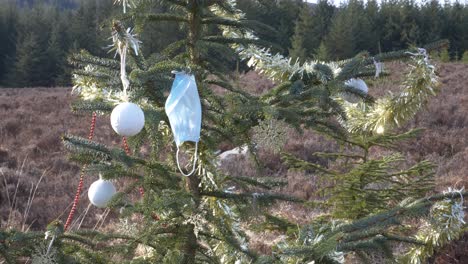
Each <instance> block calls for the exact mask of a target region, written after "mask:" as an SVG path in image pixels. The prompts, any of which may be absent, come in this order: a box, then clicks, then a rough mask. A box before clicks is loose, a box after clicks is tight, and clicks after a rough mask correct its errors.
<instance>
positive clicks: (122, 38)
mask: <svg viewBox="0 0 468 264" xmlns="http://www.w3.org/2000/svg"><path fill="white" fill-rule="evenodd" d="M114 29H115V30H114V32H113V33H112V40H113V42H114V45H115V47H116V50H117V53H118V54H119V56H120V80H121V81H122V86H123V97H124V100H125V101H128V94H127V90H128V88H129V86H130V81H129V80H128V77H127V71H126V69H125V67H126V65H127V51H128V47H129V46H131V47H132V48H133V51H134V52H135V54H136V55H137V56H138V49H139V46H140V41H139V40H138V39H136V37H135V35H134V34H132V30H131V29H130V28H128V29H127V30H123V29H122V27H121V24H120V23H117V24H116V25H114Z"/></svg>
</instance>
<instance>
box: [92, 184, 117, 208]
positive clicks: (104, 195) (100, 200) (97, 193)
mask: <svg viewBox="0 0 468 264" xmlns="http://www.w3.org/2000/svg"><path fill="white" fill-rule="evenodd" d="M116 192H117V191H116V190H115V187H114V184H112V182H110V181H106V180H103V179H99V180H97V181H95V182H93V184H91V186H90V187H89V191H88V198H89V201H90V202H91V203H92V204H93V205H94V206H96V207H99V208H104V207H106V206H107V204H108V203H109V201H110V200H111V199H112V196H114V194H115V193H116Z"/></svg>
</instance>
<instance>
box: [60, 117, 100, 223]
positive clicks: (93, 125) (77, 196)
mask: <svg viewBox="0 0 468 264" xmlns="http://www.w3.org/2000/svg"><path fill="white" fill-rule="evenodd" d="M96 117H97V114H96V113H95V112H94V113H93V118H92V120H91V127H90V129H89V134H88V139H89V140H92V139H93V137H94V130H95V128H96ZM85 169H86V166H83V168H82V169H81V172H80V180H79V182H78V187H77V188H76V194H75V199H74V200H73V205H72V208H71V210H70V213H69V214H68V217H67V221H66V222H65V226H64V230H65V231H67V229H68V227H70V224H71V222H72V221H73V216H74V215H75V211H76V207H77V206H78V202H79V200H80V195H81V191H82V190H83V179H84V174H85Z"/></svg>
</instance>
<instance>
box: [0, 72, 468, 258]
mask: <svg viewBox="0 0 468 264" xmlns="http://www.w3.org/2000/svg"><path fill="white" fill-rule="evenodd" d="M389 67H390V69H395V70H397V69H398V68H399V66H398V65H389ZM438 69H439V76H441V83H442V86H441V88H440V92H439V94H438V95H437V97H435V98H433V100H431V102H430V103H429V105H428V107H427V109H426V110H425V111H422V112H421V113H419V114H418V115H417V117H416V118H415V120H414V121H412V122H410V123H409V124H407V127H406V128H410V127H421V128H424V129H425V131H424V133H423V134H422V135H421V136H420V137H419V138H417V139H415V140H412V141H410V142H408V143H407V144H406V143H405V144H402V145H401V149H402V150H403V152H405V153H406V154H407V155H408V157H409V162H413V161H420V160H423V159H429V160H431V161H433V162H435V163H436V164H437V179H436V182H437V185H436V186H437V187H436V191H442V190H444V189H446V188H447V187H449V186H455V187H458V188H459V187H462V186H464V187H465V188H468V65H466V64H458V63H447V64H441V65H439V66H438ZM400 77H401V76H395V77H392V78H391V79H387V80H385V79H384V80H382V81H379V82H378V83H377V84H376V85H375V86H371V88H370V93H371V95H374V96H378V95H381V94H383V93H385V92H386V91H389V90H390V91H395V90H397V89H398V88H397V87H396V86H395V85H394V84H393V83H394V82H395V80H398V79H399V78H400ZM238 84H239V86H240V87H243V88H245V89H247V90H249V91H250V92H253V93H255V94H261V93H262V92H263V91H265V90H267V89H269V88H270V87H271V86H272V85H271V83H269V82H268V81H266V80H264V79H262V78H261V77H259V76H258V75H256V74H255V73H247V74H246V75H243V76H241V77H240V78H239V81H238ZM72 100H73V97H72V96H71V95H70V88H23V89H10V88H2V89H0V228H8V227H13V228H17V229H22V230H27V229H32V230H44V228H45V226H46V225H47V223H48V222H50V221H51V220H53V219H56V218H60V219H61V220H62V221H65V219H66V216H67V214H68V212H69V208H70V206H71V202H72V200H73V196H74V193H75V188H76V186H77V184H78V176H79V171H80V167H79V166H77V165H76V164H73V163H70V162H69V161H68V160H67V153H66V151H64V149H63V147H62V145H61V142H60V136H61V135H62V134H64V133H72V134H74V135H79V136H83V137H86V136H87V133H88V131H89V125H90V121H91V117H90V116H77V115H73V114H72V113H71V112H70V102H72ZM287 135H288V141H287V143H286V145H285V146H284V148H285V150H286V151H289V152H292V153H294V154H295V155H297V156H299V157H301V158H303V159H305V160H309V161H316V162H321V163H322V162H323V163H324V164H326V162H327V161H326V160H317V159H316V158H315V157H314V156H313V155H312V153H313V152H316V151H328V150H336V149H337V146H336V145H335V144H333V143H332V142H330V141H328V140H326V139H325V138H324V137H323V136H320V135H317V134H314V133H313V132H305V133H303V134H301V135H299V134H297V133H295V132H294V131H292V130H290V131H288V133H287ZM95 140H96V141H98V142H103V143H106V144H110V145H113V146H115V147H119V146H120V144H121V139H120V138H119V137H118V136H116V135H115V133H114V132H113V131H112V128H111V127H110V124H109V121H108V117H98V120H97V127H96V133H95ZM230 147H233V146H224V147H222V149H229V148H230ZM260 158H261V164H262V169H261V174H262V175H263V176H265V175H268V176H275V177H283V178H286V179H287V180H288V182H289V185H288V186H287V187H284V189H282V190H280V191H282V192H287V193H290V194H293V195H296V196H298V197H301V198H304V199H312V198H315V197H316V193H315V192H316V190H317V186H316V176H315V175H311V174H305V173H298V172H290V171H287V169H286V168H285V167H283V166H281V163H280V158H279V155H277V154H274V153H272V152H271V151H267V150H260ZM222 165H223V169H224V170H225V171H228V172H231V173H235V174H237V175H243V176H252V177H254V176H255V175H258V173H259V170H258V169H256V168H255V167H254V165H253V163H252V161H251V160H250V159H248V158H245V157H242V156H238V157H235V158H232V159H229V160H227V161H225V162H223V164H222ZM96 179H97V176H96V175H87V176H86V177H85V184H84V195H85V196H84V197H83V198H82V200H81V203H80V205H79V207H78V210H77V214H76V215H75V218H77V219H82V218H84V221H83V225H82V226H83V227H91V228H92V227H94V226H95V225H96V224H97V223H98V221H99V219H100V218H101V217H102V215H103V213H104V209H95V208H93V207H91V208H90V209H89V211H87V210H86V208H88V201H87V197H86V190H87V187H88V186H89V185H90V184H91V183H92V182H93V181H94V180H96ZM85 212H86V216H85ZM275 213H276V214H279V215H282V216H284V217H288V218H290V219H291V220H294V221H296V222H298V223H303V222H307V220H308V219H311V218H313V217H314V216H316V215H317V214H320V213H321V212H315V211H311V210H306V209H304V208H301V207H299V206H296V205H292V204H288V203H282V204H279V205H278V206H276V209H275ZM113 214H115V213H112V212H111V217H109V218H108V221H113V220H112V219H115V218H114V217H112V216H113ZM109 219H110V220H109ZM105 225H106V224H104V226H105ZM273 237H274V234H263V235H261V236H260V237H257V238H254V239H253V244H254V246H255V247H256V248H258V249H261V250H263V251H265V252H268V248H269V247H268V245H265V244H264V241H272V238H273ZM262 241H263V242H262ZM272 242H274V241H272ZM431 263H468V234H465V236H464V237H463V239H461V240H460V241H457V242H455V243H452V244H451V245H448V246H447V247H446V248H445V249H443V250H441V251H440V252H439V253H438V254H437V256H436V257H435V258H434V259H433V260H431Z"/></svg>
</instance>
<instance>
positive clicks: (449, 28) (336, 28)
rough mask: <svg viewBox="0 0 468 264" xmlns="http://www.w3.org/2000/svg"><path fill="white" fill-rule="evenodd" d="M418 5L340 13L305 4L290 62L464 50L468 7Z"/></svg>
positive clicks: (404, 0) (405, 2)
mask: <svg viewBox="0 0 468 264" xmlns="http://www.w3.org/2000/svg"><path fill="white" fill-rule="evenodd" d="M440 2H442V1H437V0H432V1H427V2H424V3H422V4H418V1H414V0H384V1H382V2H381V3H380V4H379V3H377V1H375V0H369V1H365V2H364V1H362V0H350V1H349V2H347V3H343V4H342V5H341V6H339V7H335V6H333V5H332V4H331V3H330V2H329V1H327V0H321V1H319V3H318V4H317V5H310V4H303V7H302V11H301V12H300V15H299V18H298V20H297V21H298V22H297V24H296V29H295V32H294V35H293V36H292V48H291V50H290V52H291V55H292V57H297V56H300V57H301V58H316V59H342V58H347V57H350V56H353V55H355V54H357V53H358V52H361V51H369V52H371V53H374V54H375V53H379V52H385V51H394V50H399V49H403V48H408V47H410V46H420V45H422V44H424V43H430V42H433V41H436V40H439V39H448V40H450V50H449V54H450V56H451V58H452V59H459V58H460V57H461V55H462V54H463V53H464V51H466V50H468V31H467V30H465V29H466V28H468V7H467V6H466V5H464V4H461V3H459V2H455V3H449V2H446V3H440Z"/></svg>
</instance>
